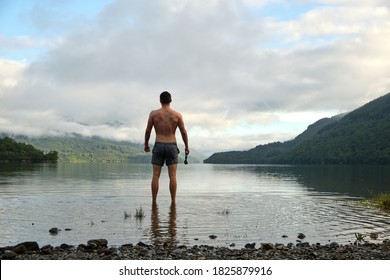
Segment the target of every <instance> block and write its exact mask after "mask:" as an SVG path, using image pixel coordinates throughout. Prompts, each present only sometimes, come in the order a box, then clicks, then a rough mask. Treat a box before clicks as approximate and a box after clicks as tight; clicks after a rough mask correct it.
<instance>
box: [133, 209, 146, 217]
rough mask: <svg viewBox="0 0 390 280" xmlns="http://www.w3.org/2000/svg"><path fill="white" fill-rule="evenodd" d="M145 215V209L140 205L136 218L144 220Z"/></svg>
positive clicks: (136, 211)
mask: <svg viewBox="0 0 390 280" xmlns="http://www.w3.org/2000/svg"><path fill="white" fill-rule="evenodd" d="M144 217H145V211H144V210H143V209H142V207H140V208H139V209H138V208H137V209H136V210H135V218H136V219H137V220H142V219H143V218H144Z"/></svg>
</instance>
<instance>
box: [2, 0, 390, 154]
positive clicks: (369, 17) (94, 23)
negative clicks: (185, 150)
mask: <svg viewBox="0 0 390 280" xmlns="http://www.w3.org/2000/svg"><path fill="white" fill-rule="evenodd" d="M152 2H153V3H152ZM249 2H250V3H249ZM266 2H267V1H248V0H246V1H218V0H215V1H207V4H206V2H205V3H202V5H200V4H198V2H197V1H178V0H171V1H123V0H122V1H121V0H118V1H113V2H112V3H111V4H110V5H107V6H106V7H105V8H104V9H103V10H102V11H101V12H100V13H98V15H97V17H96V19H95V20H91V19H89V20H80V21H78V24H77V28H75V29H71V28H68V29H67V31H66V32H64V33H63V34H60V35H59V36H55V39H53V42H51V44H47V45H46V46H47V48H48V50H47V51H46V52H45V53H43V54H42V55H41V56H40V57H39V58H37V59H36V60H35V61H34V62H31V63H30V64H28V65H26V64H18V63H16V62H6V61H5V60H2V61H0V68H1V69H5V71H4V72H3V71H1V72H0V73H2V74H1V76H0V90H1V91H0V99H1V104H6V105H0V109H1V115H0V117H1V119H0V128H1V130H4V128H5V127H7V128H8V130H9V131H12V130H15V131H27V132H30V133H31V134H34V135H38V134H39V133H42V134H50V133H60V132H77V133H80V134H85V135H94V134H97V135H100V136H106V137H111V138H116V139H121V140H124V139H128V140H132V141H137V142H142V141H143V133H144V128H145V125H146V119H147V117H148V114H149V112H150V111H151V110H153V109H155V108H158V107H159V100H158V96H159V93H160V92H162V91H164V90H168V91H170V92H171V93H172V95H173V104H172V107H173V108H174V109H177V110H178V111H180V112H182V113H183V116H184V120H185V122H186V125H187V129H188V131H189V133H190V143H191V145H192V146H193V147H194V148H196V147H200V148H201V149H202V150H204V151H206V152H207V151H208V152H210V151H218V150H230V149H248V148H251V147H253V146H255V145H258V144H264V143H268V142H273V141H279V140H280V141H283V140H288V139H291V138H292V137H294V136H296V135H297V134H298V133H300V132H302V131H303V130H304V129H305V128H306V126H307V125H309V124H310V123H311V122H314V121H316V120H317V119H316V118H320V117H321V116H323V117H325V116H327V117H330V116H331V115H332V114H336V113H340V112H344V111H348V110H352V109H354V108H356V107H358V106H361V105H363V104H364V103H366V102H368V101H370V100H371V99H373V98H375V97H378V96H380V95H383V94H385V93H386V92H387V91H388V89H389V86H390V79H389V78H388V75H387V73H388V70H389V67H390V59H389V56H390V55H389V54H388V51H387V46H388V45H389V43H390V39H388V38H390V36H389V35H390V21H389V7H386V6H385V5H379V4H381V3H384V2H380V1H377V2H375V3H376V4H375V5H374V4H371V5H366V6H364V7H360V6H350V5H349V3H350V1H321V2H322V3H324V4H332V5H330V6H318V7H317V6H315V7H312V6H310V9H309V11H307V12H303V13H302V14H300V15H299V16H298V17H296V18H293V19H291V18H289V19H283V18H271V17H266V16H264V17H262V16H255V15H254V14H256V13H254V9H262V8H263V7H264V6H265V5H267V4H268V5H269V4H270V2H268V3H266ZM310 2H312V1H310ZM248 3H249V4H248ZM279 3H282V2H280V1H279ZM301 3H304V1H301ZM370 3H371V2H370ZM271 4H272V2H271ZM57 12H58V11H57ZM72 19H74V18H72ZM72 25H73V26H76V24H75V23H74V22H73V23H72ZM3 73H5V74H3ZM286 116H290V117H291V116H294V118H290V119H289V118H288V117H287V118H286ZM310 116H311V117H310ZM115 121H119V122H120V124H121V125H119V126H112V125H109V124H110V123H113V122H115ZM24 127H28V128H29V129H25V130H24V129H23V128H24ZM292 128H294V129H292ZM30 130H31V131H30Z"/></svg>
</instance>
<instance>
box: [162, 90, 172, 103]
mask: <svg viewBox="0 0 390 280" xmlns="http://www.w3.org/2000/svg"><path fill="white" fill-rule="evenodd" d="M160 102H161V103H162V104H169V103H171V102H172V96H171V94H170V93H169V92H167V91H164V92H162V93H161V94H160Z"/></svg>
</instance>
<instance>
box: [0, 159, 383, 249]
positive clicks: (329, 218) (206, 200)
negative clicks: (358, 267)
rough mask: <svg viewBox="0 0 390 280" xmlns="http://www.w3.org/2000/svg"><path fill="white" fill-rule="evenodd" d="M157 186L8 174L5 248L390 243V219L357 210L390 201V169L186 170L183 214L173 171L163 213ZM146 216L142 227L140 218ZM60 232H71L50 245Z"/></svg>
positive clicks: (0, 230)
mask: <svg viewBox="0 0 390 280" xmlns="http://www.w3.org/2000/svg"><path fill="white" fill-rule="evenodd" d="M150 179H151V166H150V165H142V164H127V163H111V164H65V163H61V164H58V165H53V164H41V165H16V166H10V165H0V246H6V245H12V244H16V243H19V242H23V241H27V240H34V241H37V242H38V243H39V244H40V245H41V246H43V245H46V244H52V245H53V246H56V245H60V244H62V243H68V244H75V245H77V244H80V243H86V241H88V240H89V239H94V238H106V239H107V240H108V241H109V244H111V245H121V244H126V243H137V242H139V241H142V242H144V243H148V244H154V245H162V246H172V245H175V244H184V245H200V244H208V245H217V246H226V245H231V244H232V243H234V244H235V245H236V247H240V246H244V245H245V244H246V243H252V242H256V243H257V244H259V243H262V242H272V243H275V242H279V243H284V244H287V243H289V242H296V239H297V234H298V233H300V232H303V233H305V235H306V236H307V237H306V239H305V241H308V242H311V243H315V242H321V243H327V242H330V241H336V242H339V243H347V242H353V241H354V234H355V233H362V234H369V233H371V232H376V233H379V239H378V241H381V240H383V239H384V238H389V237H390V219H389V218H390V216H389V214H388V213H383V212H381V211H378V210H375V209H366V208H361V207H356V206H355V205H354V204H353V202H354V201H356V200H359V199H361V197H364V196H367V195H368V194H369V192H373V193H380V192H390V166H283V165H280V166H276V165H201V164H199V165H194V164H190V165H186V166H184V165H180V166H179V168H178V193H177V204H176V206H175V207H172V206H171V205H170V194H169V188H168V176H167V174H166V171H165V170H164V171H163V173H162V175H161V178H160V191H159V197H158V205H157V206H155V207H153V206H152V203H151V193H150ZM140 207H142V209H144V211H145V215H146V216H145V217H144V218H143V219H141V220H139V219H136V218H135V215H134V214H135V210H136V209H139V208H140ZM124 212H128V213H129V214H131V217H129V218H125V217H124V214H123V213H124ZM149 217H150V221H149ZM52 227H58V228H60V229H62V231H60V233H59V234H58V235H50V234H49V232H48V231H49V229H50V228H52ZM65 228H70V229H71V231H65V230H64V229H65ZM210 235H216V236H217V238H216V239H210V238H209V236H210ZM283 236H288V237H283Z"/></svg>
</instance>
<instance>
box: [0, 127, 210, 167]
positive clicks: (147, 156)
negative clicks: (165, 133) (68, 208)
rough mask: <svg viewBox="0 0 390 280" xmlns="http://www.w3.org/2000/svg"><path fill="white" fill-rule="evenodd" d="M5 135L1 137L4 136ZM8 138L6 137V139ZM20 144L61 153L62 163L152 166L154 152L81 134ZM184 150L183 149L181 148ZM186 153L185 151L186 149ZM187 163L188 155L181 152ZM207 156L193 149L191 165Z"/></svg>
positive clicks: (26, 140)
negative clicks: (150, 164)
mask: <svg viewBox="0 0 390 280" xmlns="http://www.w3.org/2000/svg"><path fill="white" fill-rule="evenodd" d="M0 136H1V135H0ZM4 136H5V135H3V137H4ZM12 137H13V138H14V139H15V140H16V141H18V142H21V143H27V144H31V145H33V146H34V147H37V148H38V149H41V150H43V151H46V152H48V151H53V150H55V151H57V152H58V160H59V161H61V162H118V161H125V162H132V163H150V160H151V153H145V152H144V150H143V149H144V147H143V145H142V144H139V143H138V144H137V143H132V142H128V141H115V140H110V139H106V138H101V137H96V136H93V137H85V136H81V135H78V134H69V135H67V136H46V137H39V138H30V137H26V136H20V135H19V136H12ZM181 150H182V149H181ZM183 150H184V149H183ZM179 156H180V162H183V161H184V159H183V158H182V157H184V153H180V155H179ZM203 159H204V157H202V156H201V155H200V154H199V153H197V152H196V151H194V150H192V151H191V155H190V158H189V161H190V163H200V162H202V160H203Z"/></svg>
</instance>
